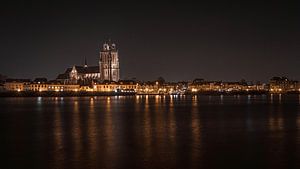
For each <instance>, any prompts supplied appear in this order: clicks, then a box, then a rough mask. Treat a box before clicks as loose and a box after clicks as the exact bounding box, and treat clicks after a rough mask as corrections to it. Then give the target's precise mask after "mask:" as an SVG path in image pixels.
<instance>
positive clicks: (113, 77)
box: [99, 41, 120, 82]
mask: <svg viewBox="0 0 300 169" xmlns="http://www.w3.org/2000/svg"><path fill="white" fill-rule="evenodd" d="M99 70H100V80H102V81H104V80H108V81H115V82H117V81H119V80H120V68H119V55H118V50H117V48H116V45H115V44H114V43H111V42H110V41H109V42H108V43H104V44H103V47H102V49H101V50H100V60H99Z"/></svg>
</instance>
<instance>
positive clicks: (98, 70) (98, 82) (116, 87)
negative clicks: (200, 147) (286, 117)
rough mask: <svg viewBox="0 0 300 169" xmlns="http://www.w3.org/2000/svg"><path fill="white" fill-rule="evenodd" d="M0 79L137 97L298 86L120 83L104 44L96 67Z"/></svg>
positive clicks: (20, 85)
mask: <svg viewBox="0 0 300 169" xmlns="http://www.w3.org/2000/svg"><path fill="white" fill-rule="evenodd" d="M3 78H4V76H1V79H0V91H2V92H5V91H16V92H22V91H32V92H80V91H84V92H114V91H116V92H134V93H138V94H184V93H206V92H221V93H224V92H225V93H234V92H271V93H287V92H300V83H299V82H298V81H293V80H289V79H288V78H286V77H273V78H272V79H271V80H270V82H269V84H263V83H256V84H248V83H246V81H244V80H242V81H240V82H222V81H205V80H204V79H195V80H194V81H192V82H178V83H166V82H165V81H164V79H163V78H159V79H158V80H157V81H153V82H139V81H124V80H120V63H119V54H118V49H117V47H116V45H115V44H114V43H112V42H111V41H108V42H106V43H104V44H103V45H102V46H101V47H100V48H99V62H98V66H89V65H88V64H87V61H86V59H85V63H84V65H82V66H80V65H73V66H72V67H69V68H67V69H66V70H65V72H64V73H61V74H59V75H58V76H57V78H56V79H55V80H52V81H47V79H45V78H37V79H35V80H34V81H31V80H30V79H6V80H5V81H3V80H2V79H3Z"/></svg>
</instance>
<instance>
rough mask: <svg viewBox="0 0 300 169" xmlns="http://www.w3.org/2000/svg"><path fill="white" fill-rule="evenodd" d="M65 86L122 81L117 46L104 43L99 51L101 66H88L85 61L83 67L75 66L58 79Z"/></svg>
mask: <svg viewBox="0 0 300 169" xmlns="http://www.w3.org/2000/svg"><path fill="white" fill-rule="evenodd" d="M56 80H57V81H60V82H61V83H63V84H91V83H92V82H103V81H106V82H107V81H108V82H111V81H114V82H117V81H119V80H120V68H119V55H118V50H117V48H116V45H115V44H114V43H111V42H110V41H109V42H108V43H104V44H103V46H102V48H101V49H100V50H99V66H88V64H87V61H86V59H85V64H84V65H83V66H77V65H74V66H73V67H71V68H67V70H66V71H65V72H64V73H62V74H59V75H58V77H57V78H56Z"/></svg>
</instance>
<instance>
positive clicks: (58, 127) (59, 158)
mask: <svg viewBox="0 0 300 169" xmlns="http://www.w3.org/2000/svg"><path fill="white" fill-rule="evenodd" d="M59 110H60V109H59V107H58V105H57V104H55V109H54V122H53V123H54V129H53V135H54V155H53V157H54V166H55V167H56V168H63V166H64V158H65V152H64V144H63V135H64V133H63V128H62V119H61V116H62V114H61V112H60V111H59Z"/></svg>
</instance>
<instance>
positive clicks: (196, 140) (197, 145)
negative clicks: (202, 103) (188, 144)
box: [191, 96, 201, 161]
mask: <svg viewBox="0 0 300 169" xmlns="http://www.w3.org/2000/svg"><path fill="white" fill-rule="evenodd" d="M191 119H192V122H191V129H192V139H193V143H192V151H191V153H192V154H191V156H192V161H197V159H199V155H200V149H201V128H200V117H199V105H198V98H197V96H194V97H193V98H192V117H191Z"/></svg>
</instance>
